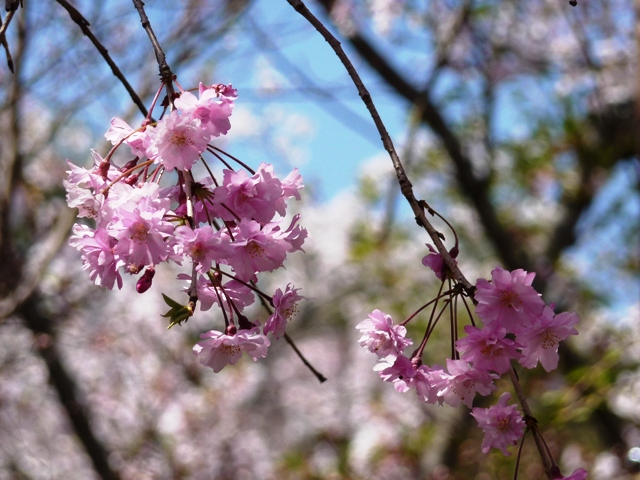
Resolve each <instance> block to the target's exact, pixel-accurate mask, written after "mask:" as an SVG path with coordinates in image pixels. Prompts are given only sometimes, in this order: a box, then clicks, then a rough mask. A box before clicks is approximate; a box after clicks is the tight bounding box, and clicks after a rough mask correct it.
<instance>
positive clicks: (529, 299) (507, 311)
mask: <svg viewBox="0 0 640 480" xmlns="http://www.w3.org/2000/svg"><path fill="white" fill-rule="evenodd" d="M535 276H536V274H535V272H532V273H527V272H525V271H524V270H522V269H518V270H514V271H513V272H509V271H507V270H504V269H502V268H500V267H496V268H494V269H493V270H492V271H491V282H488V281H487V280H485V279H484V278H480V279H478V280H477V281H476V288H477V290H476V294H475V298H476V300H477V301H478V306H477V307H476V313H477V314H478V316H479V317H480V318H481V319H482V321H483V322H484V323H485V324H488V323H492V322H498V324H499V325H500V326H501V327H504V328H506V329H507V332H509V333H517V331H518V330H519V328H522V327H526V326H528V324H529V323H530V322H532V321H533V320H534V319H535V318H537V317H538V316H539V315H540V314H541V313H542V309H543V308H544V302H543V301H542V298H540V294H539V293H538V292H536V291H535V289H534V288H533V287H532V286H531V283H532V282H533V279H534V277H535Z"/></svg>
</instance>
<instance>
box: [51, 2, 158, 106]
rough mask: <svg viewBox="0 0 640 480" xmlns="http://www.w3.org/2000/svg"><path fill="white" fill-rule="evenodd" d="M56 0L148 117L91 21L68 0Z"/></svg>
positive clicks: (140, 101) (142, 104)
mask: <svg viewBox="0 0 640 480" xmlns="http://www.w3.org/2000/svg"><path fill="white" fill-rule="evenodd" d="M56 1H57V2H58V3H59V4H60V5H61V6H62V7H63V8H64V9H65V10H66V11H67V12H69V16H70V17H71V20H73V21H74V22H75V23H76V24H77V25H78V27H80V30H82V33H84V34H85V35H86V36H87V37H88V38H89V40H91V43H93V45H94V46H95V47H96V50H98V52H99V53H100V55H102V58H104V60H105V62H107V65H109V67H111V71H112V72H113V74H114V75H115V76H116V78H117V79H118V80H120V82H121V83H122V85H123V86H124V88H125V89H126V90H127V92H128V93H129V95H130V96H131V100H133V103H135V104H136V106H137V107H138V109H139V110H140V112H142V114H143V115H144V116H145V117H146V116H147V108H146V107H145V106H144V103H142V100H141V99H140V97H139V96H138V94H137V93H136V91H135V90H134V89H133V87H132V86H131V84H130V83H129V81H128V80H127V78H126V77H125V76H124V75H123V74H122V71H120V68H118V66H117V65H116V63H115V62H114V61H113V59H112V58H111V55H109V51H108V50H107V49H106V48H105V47H104V45H102V43H101V42H100V40H98V39H97V38H96V36H95V35H94V34H93V32H92V31H91V29H90V28H89V26H90V23H89V21H88V20H87V19H86V18H84V17H83V16H82V14H81V13H80V12H79V11H78V10H76V9H75V7H73V5H71V4H70V3H69V2H67V0H56Z"/></svg>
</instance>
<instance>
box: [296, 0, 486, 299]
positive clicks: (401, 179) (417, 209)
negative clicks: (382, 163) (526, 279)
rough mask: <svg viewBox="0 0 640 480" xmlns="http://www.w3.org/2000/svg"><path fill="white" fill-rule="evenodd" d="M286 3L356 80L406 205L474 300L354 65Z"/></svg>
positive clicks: (311, 18) (318, 25) (316, 23)
mask: <svg viewBox="0 0 640 480" xmlns="http://www.w3.org/2000/svg"><path fill="white" fill-rule="evenodd" d="M287 2H288V3H289V4H290V5H291V6H292V7H293V8H294V9H295V10H296V11H297V12H298V13H299V14H300V15H302V16H303V17H304V18H305V19H306V20H307V21H308V22H309V23H310V24H311V25H313V27H314V28H315V29H316V30H317V31H318V32H319V33H320V34H321V35H322V36H323V37H324V39H325V40H326V41H327V43H329V45H330V46H331V48H332V49H333V51H334V52H335V53H336V55H337V56H338V58H339V59H340V61H341V62H342V64H343V65H344V67H345V69H346V70H347V72H348V73H349V76H350V77H351V79H352V80H353V83H354V85H355V86H356V88H357V90H358V94H359V95H360V98H361V99H362V101H363V102H364V104H365V105H366V107H367V110H369V114H370V115H371V118H372V119H373V122H374V123H375V125H376V128H377V129H378V132H379V134H380V138H381V140H382V144H383V145H384V148H385V150H386V151H387V153H388V154H389V157H390V158H391V161H392V163H393V167H394V169H395V171H396V175H397V177H398V183H399V184H400V191H401V192H402V194H403V195H404V197H405V198H406V199H407V202H409V205H410V206H411V209H412V210H413V213H414V215H415V218H416V222H418V224H419V225H420V226H422V227H423V228H424V229H425V230H426V231H427V233H428V234H429V237H431V240H432V241H433V243H434V245H435V246H436V249H437V250H438V252H439V253H440V255H441V256H442V258H443V260H444V262H445V263H446V264H447V267H449V269H450V270H451V272H452V273H453V276H454V278H455V279H456V281H457V282H458V283H460V284H461V285H462V286H464V288H465V290H466V291H467V292H468V293H469V295H471V296H472V295H473V291H474V289H475V287H474V286H473V285H472V284H471V283H470V282H469V280H467V279H466V278H465V276H464V275H463V274H462V272H461V271H460V269H459V268H458V265H457V263H456V261H455V260H454V259H453V258H452V257H451V255H450V254H449V251H448V250H447V248H446V247H445V246H444V244H443V243H442V240H441V238H440V233H439V232H438V231H437V230H436V229H435V227H433V225H431V223H430V222H429V220H428V219H427V217H426V215H425V212H424V208H423V205H422V204H421V202H419V201H418V199H416V197H415V195H414V193H413V187H412V185H411V182H410V181H409V178H408V177H407V175H406V172H405V170H404V167H403V166H402V163H401V161H400V158H399V157H398V154H397V152H396V150H395V147H394V146H393V141H392V140H391V137H390V136H389V133H388V132H387V129H386V127H385V125H384V123H383V122H382V119H381V118H380V115H379V114H378V110H377V109H376V107H375V105H374V103H373V100H372V98H371V94H370V93H369V91H368V90H367V88H366V87H365V86H364V83H362V80H361V79H360V76H359V75H358V72H357V71H356V69H355V68H354V67H353V64H352V63H351V61H350V60H349V58H348V57H347V55H346V54H345V53H344V50H343V49H342V46H341V45H340V42H339V41H338V40H337V39H336V38H335V37H334V36H333V35H332V34H331V32H329V30H328V29H327V28H326V27H325V26H324V25H323V23H322V22H320V20H318V19H317V18H316V17H315V15H313V13H311V11H310V10H309V9H308V8H307V6H306V5H305V4H304V2H302V1H301V0H287ZM422 203H424V202H422Z"/></svg>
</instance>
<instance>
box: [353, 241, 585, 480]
mask: <svg viewBox="0 0 640 480" xmlns="http://www.w3.org/2000/svg"><path fill="white" fill-rule="evenodd" d="M436 255H437V254H435V253H431V254H430V255H428V256H427V257H428V258H425V260H423V263H424V264H425V265H426V266H429V267H431V268H432V269H433V271H434V273H435V274H436V275H437V276H438V278H440V279H442V280H444V276H443V272H442V269H443V268H444V267H443V264H442V263H441V262H438V259H436V258H434V257H435V256H436ZM440 260H441V259H440ZM491 274H492V279H491V281H487V280H485V279H479V280H477V282H476V289H475V301H476V302H477V305H476V308H475V313H476V315H477V317H479V318H480V319H481V320H482V322H483V326H482V327H481V328H479V327H476V326H474V325H467V326H465V328H464V331H465V333H466V336H465V337H463V338H460V339H458V338H457V332H455V331H454V332H453V338H454V341H455V352H454V354H453V358H447V359H446V366H445V367H443V366H440V365H435V366H431V367H430V366H428V365H426V364H423V362H422V354H423V351H424V347H425V345H426V342H427V340H428V338H429V336H430V335H431V333H432V331H433V327H434V326H435V324H431V322H430V326H429V327H427V331H426V332H425V335H424V339H423V340H422V342H421V345H420V347H419V348H417V349H416V350H415V351H414V352H413V353H412V354H411V355H410V356H406V355H404V352H405V349H406V347H408V346H409V345H412V344H413V342H412V340H411V339H409V338H407V337H406V335H407V329H406V325H407V324H408V323H409V321H410V320H412V319H413V318H414V316H415V315H412V316H411V317H409V319H408V320H406V321H404V322H403V323H401V324H394V322H393V319H392V318H391V316H390V315H388V314H386V313H384V312H381V311H380V310H374V311H373V312H372V313H371V314H370V315H369V318H368V319H367V320H364V321H362V322H361V323H359V324H358V325H357V327H356V328H357V329H358V330H359V331H360V332H361V334H362V337H361V338H360V340H359V342H360V344H361V345H362V346H363V347H365V348H367V349H368V350H369V351H371V352H373V353H375V354H376V355H377V356H378V363H377V364H376V366H375V367H374V370H375V371H377V372H378V374H379V375H380V377H381V378H382V380H384V381H386V382H392V383H393V386H394V388H395V389H396V390H397V391H398V392H407V391H409V390H411V389H415V391H416V393H417V395H418V397H419V398H420V399H421V400H423V401H424V402H427V403H431V404H439V405H443V404H445V403H446V404H447V405H450V406H453V407H457V406H459V405H460V404H461V403H464V404H465V405H466V406H467V407H469V408H471V407H472V403H473V399H474V397H475V395H476V394H480V395H488V394H490V393H491V392H492V391H494V390H496V389H497V387H496V385H495V381H496V380H497V379H499V378H500V377H501V375H502V374H504V373H505V372H507V371H508V370H510V369H511V365H512V362H519V363H520V365H522V366H523V367H525V368H529V369H532V368H535V367H536V366H537V364H538V363H540V364H541V365H542V367H543V368H544V369H545V370H547V371H550V370H553V369H555V368H556V367H557V365H558V345H559V343H560V342H561V341H562V340H564V339H565V338H567V337H568V336H569V335H577V333H578V332H577V331H576V330H575V328H573V326H574V325H575V324H576V323H578V316H577V315H576V313H560V314H558V315H556V314H555V313H554V312H553V308H554V305H549V306H548V305H545V303H544V302H543V300H542V299H541V297H540V294H539V293H537V292H536V291H535V289H534V288H533V286H532V282H533V279H534V277H535V273H527V272H525V271H524V270H515V271H513V272H509V271H506V270H504V269H502V268H500V267H497V268H495V269H494V270H493V271H492V272H491ZM472 321H473V319H472ZM454 330H457V329H454ZM509 398H510V395H509V394H503V396H502V397H500V400H499V401H498V404H497V405H495V406H493V407H490V408H488V409H486V408H474V409H473V411H472V415H473V416H474V417H475V418H476V420H477V421H478V423H479V425H480V427H481V428H482V429H483V430H484V432H485V438H484V443H483V445H482V450H483V452H485V453H486V452H488V451H489V449H490V448H491V447H493V448H498V449H500V450H502V452H503V453H504V454H505V455H509V452H508V451H507V450H506V446H508V445H513V444H516V443H517V442H518V440H519V439H520V438H521V437H522V435H523V433H524V431H525V427H526V426H525V421H524V419H523V416H522V413H521V412H520V411H519V410H518V408H517V407H516V406H515V405H507V401H508V400H509ZM571 478H580V477H579V476H576V477H571Z"/></svg>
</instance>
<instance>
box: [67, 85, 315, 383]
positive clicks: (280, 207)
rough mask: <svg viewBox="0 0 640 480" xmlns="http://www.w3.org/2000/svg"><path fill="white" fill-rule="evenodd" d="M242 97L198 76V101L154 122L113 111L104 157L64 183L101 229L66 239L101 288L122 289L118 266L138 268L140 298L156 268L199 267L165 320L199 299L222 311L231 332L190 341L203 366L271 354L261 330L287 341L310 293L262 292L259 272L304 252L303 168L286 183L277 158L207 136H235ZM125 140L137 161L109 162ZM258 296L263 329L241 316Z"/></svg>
mask: <svg viewBox="0 0 640 480" xmlns="http://www.w3.org/2000/svg"><path fill="white" fill-rule="evenodd" d="M236 98H237V92H236V90H235V89H233V88H232V87H231V85H228V86H226V85H211V86H205V85H203V84H202V83H201V84H200V87H199V96H198V97H196V95H194V94H193V93H191V92H189V91H185V90H182V89H181V91H180V92H179V93H178V94H177V95H176V96H175V98H174V99H173V102H172V108H171V109H170V111H169V112H168V113H167V114H164V115H163V116H162V117H161V119H160V120H159V121H157V122H153V121H151V112H150V113H149V116H148V117H147V119H145V121H144V122H143V124H142V126H141V127H140V128H137V129H134V128H132V127H130V126H129V125H128V124H127V123H126V122H125V121H124V120H122V119H120V118H114V119H113V120H112V121H111V127H110V128H109V130H108V131H107V132H106V134H105V137H106V138H107V140H109V141H110V142H111V143H112V144H113V148H112V149H111V151H110V152H109V153H108V155H107V156H105V157H104V158H103V157H102V156H101V155H100V154H99V153H98V152H96V151H94V150H92V152H91V154H92V156H93V163H94V165H93V168H91V169H84V168H80V167H78V166H76V165H74V164H72V163H71V162H67V163H68V164H69V171H68V177H67V179H66V180H65V182H64V186H65V188H66V190H67V203H68V205H69V206H70V207H72V208H77V209H78V217H81V218H87V219H89V220H92V221H93V222H94V224H95V225H93V224H92V225H87V224H85V223H82V224H80V223H78V224H76V225H74V227H73V235H72V237H71V240H70V244H71V245H72V246H73V247H75V248H77V249H78V250H79V251H80V253H81V256H82V261H83V268H84V269H85V270H88V271H89V275H90V278H91V279H92V280H93V281H94V282H95V283H96V284H97V285H100V286H102V287H105V288H108V289H112V288H113V287H114V285H117V286H118V288H122V286H123V277H122V274H123V273H125V274H131V275H137V274H141V275H140V278H139V280H138V282H137V285H136V289H137V291H138V292H139V293H143V292H144V291H146V290H148V289H149V288H150V286H151V284H152V280H153V277H154V274H155V268H156V266H157V265H159V264H161V263H163V262H169V261H171V262H175V263H177V264H179V265H182V263H183V262H186V263H188V265H190V266H191V267H192V268H191V270H190V273H188V274H181V275H179V277H178V278H179V279H180V280H185V281H186V284H185V287H184V290H185V291H186V293H187V294H188V295H189V303H188V304H187V305H185V306H182V305H180V304H178V303H177V302H175V301H173V300H171V299H170V298H169V297H166V296H165V301H166V302H167V303H168V304H169V305H170V306H171V307H172V309H171V310H170V311H169V313H168V314H167V315H165V316H169V317H170V318H171V322H172V323H171V325H174V324H175V323H178V324H180V323H181V322H182V321H184V320H186V319H187V318H188V317H190V316H191V315H192V314H193V313H194V308H195V306H196V304H197V303H198V302H199V304H200V310H202V311H206V310H208V309H210V308H211V307H212V306H213V305H214V304H216V305H217V307H218V308H220V310H221V312H222V315H223V317H224V322H225V327H224V329H222V331H218V330H211V331H209V332H207V333H204V334H203V335H202V336H201V337H202V339H203V340H202V341H200V342H198V344H197V345H196V346H195V347H194V353H195V354H197V355H199V358H200V361H201V363H203V364H205V365H208V366H210V367H211V368H213V369H214V371H216V372H218V371H220V370H221V369H222V368H223V367H224V366H225V365H227V364H234V363H236V362H237V361H238V359H239V358H240V357H241V355H242V352H247V353H248V354H249V356H251V357H252V358H253V359H254V360H256V359H258V358H261V357H264V356H266V354H267V348H268V347H269V344H270V342H269V339H268V338H267V336H266V335H267V334H269V333H270V334H271V335H274V336H275V337H276V338H279V337H281V336H282V335H283V334H284V331H285V327H286V324H287V322H288V321H289V320H290V319H291V317H292V316H293V315H294V314H295V312H296V309H297V302H299V301H300V300H301V299H302V298H303V297H302V296H301V295H299V294H298V290H299V289H297V288H293V287H292V286H291V285H287V287H286V288H285V289H284V291H283V290H282V289H277V290H276V292H275V293H274V294H273V295H267V294H266V293H264V292H262V291H261V290H260V289H259V288H258V287H257V281H258V276H257V274H258V273H260V272H267V271H273V270H276V269H278V268H280V267H282V265H283V262H284V261H285V259H286V257H287V254H288V253H291V252H295V251H298V250H302V245H303V243H304V241H305V239H306V237H307V231H306V230H305V229H304V228H303V227H301V226H300V225H299V223H298V222H299V215H295V216H293V218H291V219H289V220H285V216H286V213H287V201H288V200H289V199H290V198H295V199H297V200H300V190H301V189H302V188H303V184H302V177H301V176H300V174H299V172H298V170H297V169H294V170H293V171H292V172H291V173H290V174H289V175H288V176H287V177H285V178H283V179H280V178H278V177H277V176H276V175H275V173H274V169H273V166H272V165H270V164H267V163H262V164H260V165H259V167H258V168H257V170H255V171H254V170H252V169H250V168H249V167H247V166H246V165H245V164H243V163H242V162H240V161H239V160H237V159H236V158H235V157H233V156H231V155H229V154H227V153H225V152H224V151H223V150H221V149H219V148H217V147H216V146H215V145H213V144H212V143H211V142H212V141H213V140H214V138H216V137H219V136H220V135H224V134H226V133H227V132H228V131H229V128H230V126H231V124H230V120H229V117H230V116H231V113H232V110H233V105H234V101H235V99H236ZM151 111H153V108H152V109H151ZM165 113H166V112H165ZM122 145H127V146H128V147H129V149H130V151H131V157H132V159H131V160H130V161H128V162H127V163H126V164H125V165H123V166H121V167H118V166H116V165H114V163H113V162H112V157H113V154H114V152H115V151H116V150H117V149H118V148H120V147H121V146H122ZM205 153H208V154H209V155H210V156H212V157H213V158H214V159H216V160H217V161H220V162H221V163H222V165H223V166H224V167H225V168H224V169H223V170H222V173H221V174H218V175H216V174H214V173H213V171H214V170H215V169H214V170H212V169H211V168H210V167H209V166H208V164H207V163H206V160H205V158H204V157H203V155H204V154H205ZM199 161H200V162H203V163H204V165H205V167H206V171H207V172H208V175H207V176H205V177H204V178H202V179H198V180H196V179H195V177H194V175H193V172H192V167H193V166H194V165H195V164H196V162H199ZM231 162H236V163H237V164H239V165H240V166H241V167H242V168H239V169H237V170H236V169H234V168H232V167H231V165H230V163H231ZM174 170H176V171H177V175H176V177H177V180H176V182H175V183H174V184H173V185H171V184H169V185H166V186H163V187H161V186H160V185H159V183H160V178H162V177H163V174H164V173H165V172H171V171H174ZM164 181H166V178H165V180H164ZM256 295H259V296H261V297H262V299H263V300H265V301H266V302H267V303H268V304H270V305H271V307H273V309H274V311H273V313H272V314H271V315H270V317H269V318H268V320H267V321H266V323H265V325H264V326H263V327H262V328H261V326H260V324H259V322H252V321H249V320H248V319H247V318H246V316H245V315H244V314H243V310H244V309H245V308H246V307H247V306H249V305H251V304H253V303H254V302H255V298H256Z"/></svg>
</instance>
